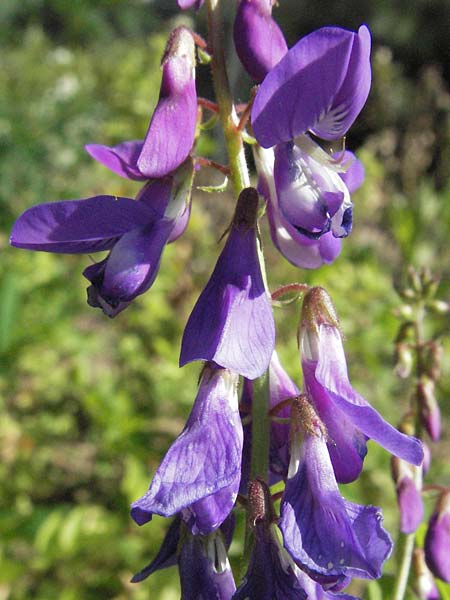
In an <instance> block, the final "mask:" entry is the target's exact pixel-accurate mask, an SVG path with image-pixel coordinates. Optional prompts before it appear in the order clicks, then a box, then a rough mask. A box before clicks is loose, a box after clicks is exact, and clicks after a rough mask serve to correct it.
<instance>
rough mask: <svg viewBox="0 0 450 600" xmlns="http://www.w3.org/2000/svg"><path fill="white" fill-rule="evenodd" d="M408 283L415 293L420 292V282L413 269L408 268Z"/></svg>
mask: <svg viewBox="0 0 450 600" xmlns="http://www.w3.org/2000/svg"><path fill="white" fill-rule="evenodd" d="M408 281H409V283H410V284H411V286H412V288H413V289H414V290H415V291H416V292H422V282H421V278H420V277H419V274H418V273H417V271H416V270H415V269H414V267H412V266H411V267H409V268H408Z"/></svg>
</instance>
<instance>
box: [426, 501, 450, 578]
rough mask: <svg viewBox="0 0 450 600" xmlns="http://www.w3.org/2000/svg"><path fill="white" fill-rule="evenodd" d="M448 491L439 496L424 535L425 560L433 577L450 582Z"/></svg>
mask: <svg viewBox="0 0 450 600" xmlns="http://www.w3.org/2000/svg"><path fill="white" fill-rule="evenodd" d="M449 550H450V491H447V492H445V493H443V494H441V496H440V497H439V499H438V501H437V503H436V507H435V509H434V512H433V514H432V515H431V519H430V522H429V524H428V531H427V534H426V536H425V560H426V563H427V565H428V567H429V569H430V571H431V572H432V573H433V575H434V576H435V577H438V578H439V579H442V581H445V582H446V583H450V551H449Z"/></svg>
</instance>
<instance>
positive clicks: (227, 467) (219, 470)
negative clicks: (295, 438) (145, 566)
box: [131, 365, 243, 534]
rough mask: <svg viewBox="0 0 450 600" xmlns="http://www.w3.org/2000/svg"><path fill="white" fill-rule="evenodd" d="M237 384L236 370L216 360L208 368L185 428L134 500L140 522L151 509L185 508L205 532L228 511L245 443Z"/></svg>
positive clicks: (186, 514)
mask: <svg viewBox="0 0 450 600" xmlns="http://www.w3.org/2000/svg"><path fill="white" fill-rule="evenodd" d="M236 385H237V375H236V374H233V373H231V372H229V371H226V370H224V369H218V368H216V367H214V366H213V365H210V366H208V367H207V368H206V369H205V371H204V373H203V376H202V380H201V384H200V388H199V391H198V394H197V398H196V399H195V403H194V406H193V408H192V412H191V414H190V416H189V419H188V422H187V424H186V427H185V428H184V430H183V432H182V433H181V434H180V435H179V436H178V438H177V439H176V440H175V442H174V443H173V444H172V446H171V447H170V448H169V450H168V452H167V453H166V456H165V457H164V459H163V461H162V463H161V464H160V466H159V467H158V469H157V471H156V473H155V476H154V478H153V481H152V483H151V485H150V488H149V490H148V491H147V493H146V494H145V495H144V496H142V498H140V499H139V500H137V501H136V502H134V503H133V504H132V507H131V516H132V517H133V519H134V520H135V521H136V523H138V525H143V524H144V523H146V522H147V521H149V520H150V519H151V518H152V515H153V514H159V515H162V516H166V517H167V516H171V515H174V514H176V513H178V512H180V511H183V517H184V518H185V520H187V521H188V525H189V526H190V528H191V529H192V531H198V532H199V533H202V534H206V533H209V532H210V531H212V530H214V529H216V528H217V527H218V526H219V525H220V524H221V523H222V522H223V521H224V519H225V518H226V517H227V516H228V514H229V513H230V511H231V509H232V507H233V504H234V502H235V500H236V496H237V491H238V489H239V479H240V472H241V457H242V442H243V434H242V423H241V419H240V416H239V409H238V397H237V391H236ZM216 494H218V496H217V498H211V496H212V495H216ZM200 501H202V503H199V502H200ZM198 503H199V504H198ZM184 509H186V510H184Z"/></svg>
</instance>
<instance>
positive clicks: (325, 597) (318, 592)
mask: <svg viewBox="0 0 450 600" xmlns="http://www.w3.org/2000/svg"><path fill="white" fill-rule="evenodd" d="M297 578H298V580H299V582H300V584H301V586H302V587H303V589H304V590H305V592H306V594H307V596H308V600H359V599H358V598H355V596H349V595H348V594H338V593H337V594H334V593H333V592H330V591H327V590H324V589H323V587H322V586H321V585H320V584H319V583H317V582H316V581H314V579H311V578H310V577H308V575H307V574H306V573H304V572H303V571H301V570H300V569H299V570H298V571H297Z"/></svg>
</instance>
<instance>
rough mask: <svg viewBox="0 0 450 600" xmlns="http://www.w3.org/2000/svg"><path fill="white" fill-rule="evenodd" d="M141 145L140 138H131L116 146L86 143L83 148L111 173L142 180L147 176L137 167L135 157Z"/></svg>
mask: <svg viewBox="0 0 450 600" xmlns="http://www.w3.org/2000/svg"><path fill="white" fill-rule="evenodd" d="M142 146H143V141H142V140H131V141H128V142H122V143H121V144H118V145H117V146H103V145H102V144H87V145H86V146H85V147H84V148H85V150H86V152H88V153H89V154H90V155H91V156H92V158H94V159H95V160H96V161H98V162H99V163H101V164H102V165H104V166H105V167H106V168H107V169H109V170H110V171H112V172H113V173H116V174H117V175H120V176H121V177H125V179H134V180H135V181H144V180H145V179H147V177H146V176H145V175H143V174H142V173H141V172H140V171H139V169H138V167H137V159H138V158H139V155H140V153H141V151H142Z"/></svg>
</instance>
